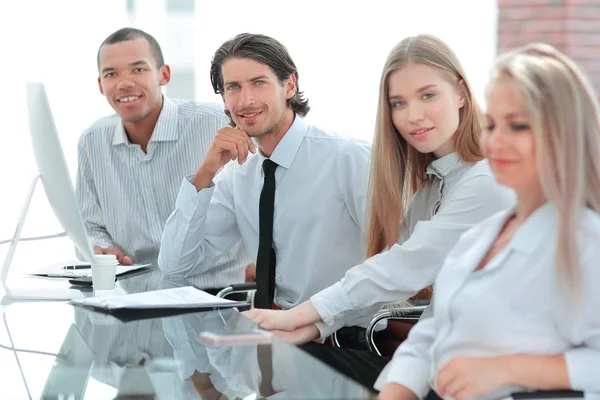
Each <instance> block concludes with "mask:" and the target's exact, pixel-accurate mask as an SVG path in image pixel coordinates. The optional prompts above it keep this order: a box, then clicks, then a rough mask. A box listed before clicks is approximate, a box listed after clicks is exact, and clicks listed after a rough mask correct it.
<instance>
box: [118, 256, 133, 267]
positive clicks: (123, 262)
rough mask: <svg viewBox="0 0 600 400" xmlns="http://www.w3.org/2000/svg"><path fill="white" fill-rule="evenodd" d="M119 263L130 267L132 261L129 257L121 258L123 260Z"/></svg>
mask: <svg viewBox="0 0 600 400" xmlns="http://www.w3.org/2000/svg"><path fill="white" fill-rule="evenodd" d="M120 263H121V264H123V265H132V264H133V260H132V259H131V257H129V256H123V259H122V260H121V262H120Z"/></svg>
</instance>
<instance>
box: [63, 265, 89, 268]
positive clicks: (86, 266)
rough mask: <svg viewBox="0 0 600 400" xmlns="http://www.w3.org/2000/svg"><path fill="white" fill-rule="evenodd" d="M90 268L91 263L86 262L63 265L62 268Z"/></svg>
mask: <svg viewBox="0 0 600 400" xmlns="http://www.w3.org/2000/svg"><path fill="white" fill-rule="evenodd" d="M90 268H92V266H91V265H89V264H86V265H65V266H64V267H63V269H90Z"/></svg>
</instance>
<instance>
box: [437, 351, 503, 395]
mask: <svg viewBox="0 0 600 400" xmlns="http://www.w3.org/2000/svg"><path fill="white" fill-rule="evenodd" d="M508 372H509V371H508V369H507V365H506V362H505V359H504V358H503V357H455V358H453V359H451V360H450V361H448V362H447V363H446V364H445V365H444V366H443V367H442V368H441V369H440V370H439V372H438V375H437V380H436V391H437V393H438V395H439V396H440V397H446V396H449V397H452V398H453V399H456V400H467V399H471V398H473V397H477V396H482V395H485V394H488V393H491V392H493V391H494V390H496V389H498V388H500V387H502V386H504V385H507V384H509V383H510V382H509V373H508Z"/></svg>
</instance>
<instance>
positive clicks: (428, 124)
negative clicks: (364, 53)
mask: <svg viewBox="0 0 600 400" xmlns="http://www.w3.org/2000/svg"><path fill="white" fill-rule="evenodd" d="M388 88H389V89H388V100H389V103H390V107H391V115H392V122H393V123H394V126H395V128H396V130H397V131H398V132H400V135H402V137H403V138H404V140H406V141H407V142H408V144H409V145H411V146H412V147H414V148H415V149H417V150H418V151H419V152H421V153H434V154H435V156H436V157H437V158H440V157H443V156H445V155H447V154H450V153H452V152H453V151H454V140H453V139H452V136H453V135H454V133H455V132H456V130H457V128H458V125H459V122H460V117H459V110H460V108H462V107H463V106H464V104H465V100H464V98H463V96H462V95H461V93H460V92H459V89H458V87H457V85H455V84H452V83H450V82H449V81H448V79H447V77H446V76H445V75H444V73H443V72H442V71H441V70H440V69H438V68H436V67H432V66H429V65H426V64H420V63H411V64H408V65H407V66H405V67H400V68H398V69H397V70H395V71H394V72H392V73H391V74H390V75H389V78H388Z"/></svg>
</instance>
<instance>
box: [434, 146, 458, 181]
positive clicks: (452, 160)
mask: <svg viewBox="0 0 600 400" xmlns="http://www.w3.org/2000/svg"><path fill="white" fill-rule="evenodd" d="M459 163H461V160H460V158H459V157H458V154H457V153H456V152H454V153H450V154H447V155H445V156H444V157H442V158H438V159H437V160H434V161H433V162H432V163H431V164H429V166H428V167H427V175H435V176H437V177H439V178H440V179H442V178H443V177H444V176H446V175H448V173H449V172H450V171H452V169H454V167H456V166H457V165H458V164H459Z"/></svg>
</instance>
